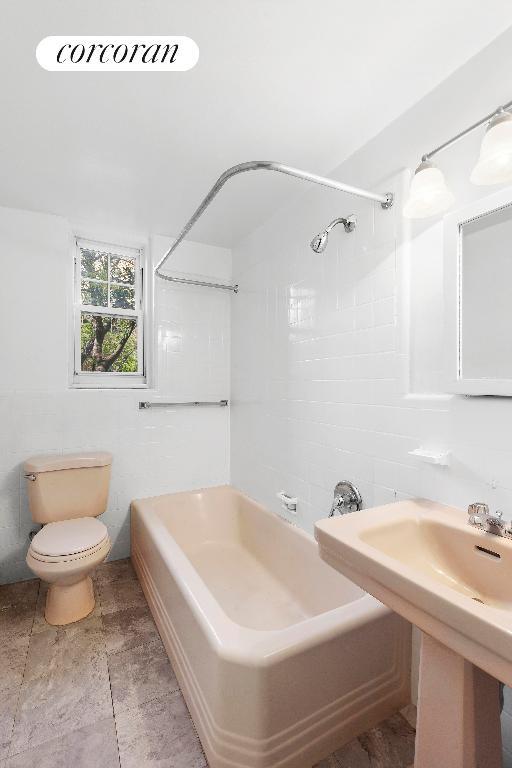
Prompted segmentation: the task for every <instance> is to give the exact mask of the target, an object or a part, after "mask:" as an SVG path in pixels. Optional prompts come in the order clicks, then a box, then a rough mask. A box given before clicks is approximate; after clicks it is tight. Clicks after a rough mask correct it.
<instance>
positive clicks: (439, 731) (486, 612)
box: [315, 500, 512, 768]
mask: <svg viewBox="0 0 512 768" xmlns="http://www.w3.org/2000/svg"><path fill="white" fill-rule="evenodd" d="M315 536H316V539H317V542H318V545H319V550H320V555H321V557H322V558H323V559H324V560H325V561H326V562H328V563H329V564H330V565H332V566H333V568H336V569H337V570H339V571H340V572H341V573H343V574H344V575H345V576H348V578H350V579H351V580H352V581H353V582H355V583H356V584H358V585H359V586H360V587H362V588H363V589H365V590H366V591H367V592H369V593H370V594H372V595H373V596H374V597H376V598H377V599H379V600H381V601H382V602H383V603H385V604H386V605H387V606H389V607H390V608H391V609H392V610H394V611H396V613H398V614H400V615H401V616H403V617H404V618H406V619H408V620H409V621H410V622H411V623H413V624H415V625H416V626H417V627H419V629H420V630H421V631H422V647H421V658H420V685H419V702H418V726H417V735H416V759H415V763H414V765H415V768H500V766H501V765H502V762H501V733H500V720H499V683H498V682H497V681H498V680H501V681H503V682H505V683H507V684H508V685H512V540H511V539H506V538H502V537H499V536H495V535H493V534H490V533H485V532H483V531H481V530H478V529H476V528H473V527H471V526H469V525H468V523H467V513H466V512H464V511H462V510H460V509H456V508H453V507H447V506H443V505H441V504H437V503H434V502H431V501H427V500H412V501H403V502H397V503H395V504H388V505H386V506H382V507H375V508H373V509H367V510H364V511H362V512H355V513H352V514H347V515H343V516H340V517H333V518H329V519H327V520H320V521H319V522H318V523H317V524H316V526H315Z"/></svg>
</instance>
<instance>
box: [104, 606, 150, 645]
mask: <svg viewBox="0 0 512 768" xmlns="http://www.w3.org/2000/svg"><path fill="white" fill-rule="evenodd" d="M102 621H103V631H104V633H105V635H104V636H105V646H106V649H107V653H118V652H119V651H126V650H128V649H129V648H134V647H135V646H137V645H143V644H144V645H147V644H148V643H151V642H156V641H157V639H158V638H159V637H160V636H159V634H158V630H157V628H156V625H155V622H154V621H153V617H152V616H151V613H150V610H149V608H148V607H147V605H139V606H135V607H133V608H128V609H126V610H124V611H115V612H114V613H108V614H106V615H104V616H102Z"/></svg>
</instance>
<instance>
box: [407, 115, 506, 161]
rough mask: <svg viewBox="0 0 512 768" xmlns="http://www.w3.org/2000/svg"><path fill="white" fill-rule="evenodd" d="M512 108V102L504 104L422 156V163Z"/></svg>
mask: <svg viewBox="0 0 512 768" xmlns="http://www.w3.org/2000/svg"><path fill="white" fill-rule="evenodd" d="M511 107H512V101H507V103H506V104H503V105H502V106H501V107H498V108H497V109H495V110H494V111H493V112H490V113H489V114H488V115H486V116H485V117H482V118H481V119H480V120H477V122H476V123H473V124H472V125H470V126H469V128H465V129H464V130H463V131H461V132H460V133H457V134H456V135H455V136H452V138H451V139H448V141H444V142H443V143H442V144H440V145H439V146H438V147H436V148H435V149H432V150H430V152H427V153H426V154H425V155H422V158H421V161H422V162H423V163H424V162H427V161H428V160H431V159H432V158H433V157H434V155H437V154H438V153H439V152H442V151H443V150H444V149H448V147H451V146H453V144H456V143H457V142H458V141H460V140H461V139H463V138H464V137H465V136H467V135H468V133H471V131H474V130H476V129H477V128H480V127H481V126H482V125H485V124H486V123H488V122H489V121H490V120H492V119H493V117H496V115H499V114H500V112H506V111H507V110H508V109H510V108H511Z"/></svg>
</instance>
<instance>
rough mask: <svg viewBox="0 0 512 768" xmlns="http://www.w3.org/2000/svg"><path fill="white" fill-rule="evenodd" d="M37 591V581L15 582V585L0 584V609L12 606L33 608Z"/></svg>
mask: <svg viewBox="0 0 512 768" xmlns="http://www.w3.org/2000/svg"><path fill="white" fill-rule="evenodd" d="M38 591H39V579H29V580H28V581H17V582H16V583H15V584H1V585H0V609H2V608H10V607H11V606H13V605H26V606H28V605H30V606H31V607H32V608H34V607H35V604H36V600H37V593H38Z"/></svg>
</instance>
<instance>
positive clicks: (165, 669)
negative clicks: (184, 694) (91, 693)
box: [108, 639, 179, 715]
mask: <svg viewBox="0 0 512 768" xmlns="http://www.w3.org/2000/svg"><path fill="white" fill-rule="evenodd" d="M108 670H109V674H110V689H111V691H112V700H113V703H114V712H115V713H116V715H117V713H118V712H121V711H123V710H126V709H129V708H130V707H134V706H137V705H140V704H144V703H145V702H146V701H150V700H151V699H155V698H158V697H161V696H164V695H165V694H168V693H171V692H172V691H177V690H179V686H178V681H177V680H176V676H175V674H174V672H173V669H172V667H171V664H170V662H169V659H168V657H167V653H166V651H165V648H164V647H163V645H162V643H161V641H160V639H158V640H157V641H156V642H153V643H151V644H149V645H139V646H137V647H136V648H130V649H129V650H127V651H122V652H121V653H114V654H110V655H109V657H108Z"/></svg>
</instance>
